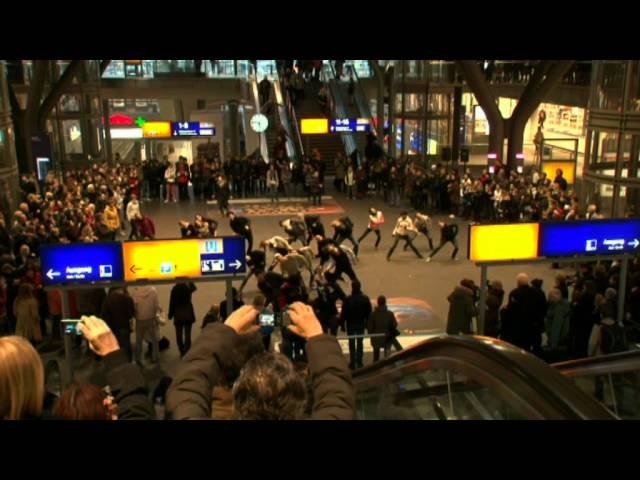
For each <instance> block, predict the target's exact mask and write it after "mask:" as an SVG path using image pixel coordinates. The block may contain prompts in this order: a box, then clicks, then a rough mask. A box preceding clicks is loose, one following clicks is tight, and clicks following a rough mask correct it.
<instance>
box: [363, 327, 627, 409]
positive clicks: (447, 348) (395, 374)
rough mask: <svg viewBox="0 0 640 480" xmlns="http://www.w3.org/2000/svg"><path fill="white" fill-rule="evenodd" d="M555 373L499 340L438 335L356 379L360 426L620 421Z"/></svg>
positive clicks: (528, 355) (544, 364) (555, 369)
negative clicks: (371, 423)
mask: <svg viewBox="0 0 640 480" xmlns="http://www.w3.org/2000/svg"><path fill="white" fill-rule="evenodd" d="M563 373H564V372H563V371H562V370H560V369H559V368H558V367H556V368H554V367H551V366H549V365H548V364H546V363H544V362H543V361H542V360H540V359H538V358H536V357H534V356H533V355H531V354H528V353H526V352H524V351H523V350H520V349H518V348H516V347H514V346H512V345H509V344H507V343H505V342H502V341H500V340H497V339H492V338H486V337H474V336H461V337H458V336H446V335H442V336H436V337H433V338H430V339H428V340H425V341H424V342H421V343H419V344H417V345H415V346H413V347H411V348H409V349H407V350H403V351H401V352H398V353H396V354H394V355H393V356H391V357H389V358H388V359H385V360H383V361H381V362H378V363H375V364H373V365H370V366H367V367H365V368H362V369H360V370H357V371H356V372H354V374H353V380H354V386H355V389H356V412H357V414H356V416H357V418H358V419H363V420H491V419H495V420H524V419H532V420H543V419H549V420H561V419H566V420H579V419H599V420H613V419H616V418H618V417H617V416H616V415H615V414H614V413H612V412H611V411H610V410H609V409H607V408H606V407H605V406H604V405H602V404H601V403H600V402H598V401H597V400H596V399H595V398H594V397H592V396H591V395H589V394H588V393H585V391H584V390H582V389H581V388H579V387H578V386H577V385H575V384H574V382H572V381H571V380H569V379H568V378H566V376H565V375H563Z"/></svg>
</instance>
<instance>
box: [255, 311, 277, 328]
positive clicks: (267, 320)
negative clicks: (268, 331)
mask: <svg viewBox="0 0 640 480" xmlns="http://www.w3.org/2000/svg"><path fill="white" fill-rule="evenodd" d="M258 325H260V327H262V328H273V327H275V326H276V316H275V314H274V313H273V312H270V311H268V310H267V311H264V312H262V313H261V314H260V315H258Z"/></svg>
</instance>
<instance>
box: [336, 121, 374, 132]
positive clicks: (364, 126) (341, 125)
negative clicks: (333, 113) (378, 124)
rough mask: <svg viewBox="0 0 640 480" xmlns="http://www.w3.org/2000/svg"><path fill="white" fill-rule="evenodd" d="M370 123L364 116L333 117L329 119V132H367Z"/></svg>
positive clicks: (369, 128)
mask: <svg viewBox="0 0 640 480" xmlns="http://www.w3.org/2000/svg"><path fill="white" fill-rule="evenodd" d="M369 130H371V123H370V122H369V120H368V119H366V118H334V119H332V120H330V121H329V131H330V132H331V133H348V132H368V131H369Z"/></svg>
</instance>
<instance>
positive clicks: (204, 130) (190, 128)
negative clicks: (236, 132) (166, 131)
mask: <svg viewBox="0 0 640 480" xmlns="http://www.w3.org/2000/svg"><path fill="white" fill-rule="evenodd" d="M171 133H172V135H173V136H174V137H213V136H215V134H216V129H215V127H214V126H213V124H212V123H206V122H171Z"/></svg>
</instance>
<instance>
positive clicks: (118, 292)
mask: <svg viewBox="0 0 640 480" xmlns="http://www.w3.org/2000/svg"><path fill="white" fill-rule="evenodd" d="M135 313H136V312H135V306H134V303H133V299H132V298H131V296H129V294H128V293H127V290H126V289H125V288H123V287H112V288H111V289H110V290H109V294H108V295H107V297H106V298H105V299H104V302H103V303H102V311H101V313H100V318H101V319H102V320H104V321H105V323H106V324H107V326H108V327H109V328H110V329H111V331H112V332H113V333H114V335H115V337H116V339H117V340H118V345H120V348H122V350H123V351H124V353H125V354H126V356H127V358H128V360H129V362H131V356H132V352H131V319H133V318H134V317H135Z"/></svg>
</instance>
